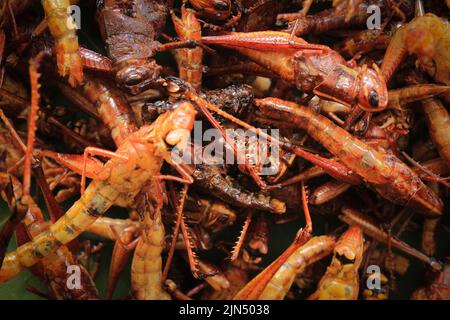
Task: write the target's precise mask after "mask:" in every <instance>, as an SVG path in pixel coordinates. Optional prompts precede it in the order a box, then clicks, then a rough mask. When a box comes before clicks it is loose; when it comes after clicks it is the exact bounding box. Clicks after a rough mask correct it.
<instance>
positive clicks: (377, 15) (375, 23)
mask: <svg viewBox="0 0 450 320" xmlns="http://www.w3.org/2000/svg"><path fill="white" fill-rule="evenodd" d="M367 13H368V14H370V16H369V17H368V18H367V21H366V26H367V29H369V30H374V29H381V8H380V7H379V6H377V5H375V4H372V5H370V6H368V7H367Z"/></svg>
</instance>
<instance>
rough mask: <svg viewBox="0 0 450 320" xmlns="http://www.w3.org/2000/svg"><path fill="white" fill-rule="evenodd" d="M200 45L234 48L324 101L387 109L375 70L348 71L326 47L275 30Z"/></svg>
mask: <svg viewBox="0 0 450 320" xmlns="http://www.w3.org/2000/svg"><path fill="white" fill-rule="evenodd" d="M202 42H203V43H206V44H214V45H221V46H224V47H227V48H232V49H235V50H237V51H238V52H240V53H241V54H243V55H245V56H247V57H248V58H250V59H251V60H253V61H255V62H257V63H258V64H260V65H262V66H264V67H265V68H268V69H270V70H272V71H273V72H274V73H276V74H277V75H278V76H279V77H281V78H282V79H283V80H285V81H287V82H289V83H291V84H293V85H295V86H296V87H297V88H299V89H300V90H302V91H306V92H311V91H312V92H314V93H315V94H317V95H318V96H320V97H323V98H325V99H328V100H334V101H337V102H340V103H344V104H347V105H352V106H353V105H356V104H358V106H359V107H361V108H362V109H364V110H367V111H380V110H383V109H384V108H386V106H387V103H388V94H387V88H386V83H385V82H384V79H383V77H382V76H381V73H380V72H379V70H378V67H377V66H376V65H373V69H370V68H368V67H367V66H366V65H364V66H362V67H361V68H350V67H348V66H347V65H346V62H345V60H344V58H342V57H341V56H340V55H339V54H338V53H337V52H336V51H333V50H332V49H330V48H329V47H327V46H323V45H316V44H311V43H308V42H306V41H305V40H303V39H301V38H297V37H291V36H290V35H289V34H287V33H284V32H276V31H264V32H249V33H228V34H225V35H222V36H211V37H203V38H202ZM344 83H345V84H344Z"/></svg>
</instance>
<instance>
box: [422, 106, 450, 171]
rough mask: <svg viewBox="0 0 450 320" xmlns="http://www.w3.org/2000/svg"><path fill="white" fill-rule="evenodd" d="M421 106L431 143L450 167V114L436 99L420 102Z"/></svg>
mask: <svg viewBox="0 0 450 320" xmlns="http://www.w3.org/2000/svg"><path fill="white" fill-rule="evenodd" d="M422 106H423V108H422V110H423V113H424V115H425V119H426V121H427V124H428V129H429V131H430V138H431V141H433V143H434V144H435V146H436V147H437V149H438V151H439V154H440V156H441V157H442V159H444V160H445V161H446V162H447V165H448V166H449V167H450V130H449V128H450V114H449V112H448V111H447V109H446V108H445V106H444V105H443V104H442V102H441V101H440V100H439V99H436V98H431V99H427V100H424V101H422Z"/></svg>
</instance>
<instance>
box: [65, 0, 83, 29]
mask: <svg viewBox="0 0 450 320" xmlns="http://www.w3.org/2000/svg"><path fill="white" fill-rule="evenodd" d="M67 13H68V14H70V17H68V18H67V23H66V25H67V28H68V29H81V8H80V7H79V6H77V5H71V6H69V7H68V8H67Z"/></svg>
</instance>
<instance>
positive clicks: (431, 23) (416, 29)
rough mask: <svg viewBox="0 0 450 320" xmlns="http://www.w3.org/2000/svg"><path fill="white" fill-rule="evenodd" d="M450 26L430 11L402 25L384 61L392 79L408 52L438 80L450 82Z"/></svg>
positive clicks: (384, 69)
mask: <svg viewBox="0 0 450 320" xmlns="http://www.w3.org/2000/svg"><path fill="white" fill-rule="evenodd" d="M449 48H450V27H449V23H448V21H447V20H444V19H442V18H440V17H437V16H435V15H434V14H431V13H427V14H426V15H424V16H421V17H417V18H415V19H413V20H412V21H411V22H409V23H408V24H407V25H405V26H403V27H401V28H400V29H398V30H397V32H396V33H395V34H394V36H393V37H392V40H391V42H390V43H389V47H388V48H387V50H386V54H385V56H384V59H383V63H382V65H381V72H382V74H383V76H384V78H385V79H386V81H388V80H389V79H390V77H391V76H392V75H393V73H394V72H395V70H396V69H397V68H398V66H399V64H400V63H401V62H402V61H403V59H404V58H405V57H406V56H407V55H408V54H415V55H416V56H417V58H418V62H419V66H420V67H421V68H422V69H424V70H425V71H426V72H427V73H428V74H429V75H430V76H432V77H433V78H434V79H435V80H436V81H437V82H440V83H445V84H446V85H450V78H449V74H450V59H449V57H448V55H449V52H450V51H449Z"/></svg>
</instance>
